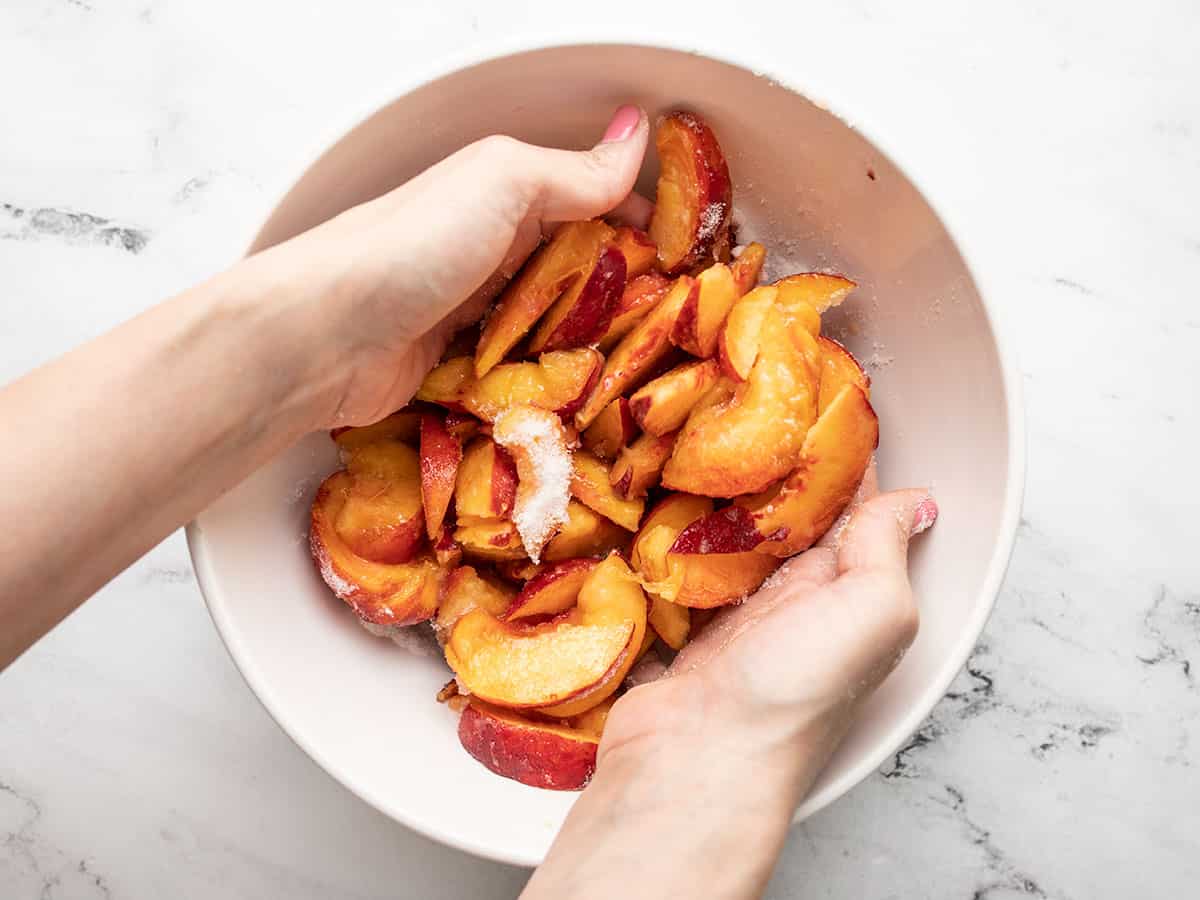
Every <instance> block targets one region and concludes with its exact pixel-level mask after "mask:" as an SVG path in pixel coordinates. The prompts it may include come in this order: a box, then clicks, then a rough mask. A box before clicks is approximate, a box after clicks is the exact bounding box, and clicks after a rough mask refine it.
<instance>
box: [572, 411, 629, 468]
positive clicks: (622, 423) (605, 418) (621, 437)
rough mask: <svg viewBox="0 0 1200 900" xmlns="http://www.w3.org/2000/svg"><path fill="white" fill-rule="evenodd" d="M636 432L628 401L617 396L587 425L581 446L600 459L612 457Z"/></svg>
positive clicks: (614, 456)
mask: <svg viewBox="0 0 1200 900" xmlns="http://www.w3.org/2000/svg"><path fill="white" fill-rule="evenodd" d="M636 434H637V424H636V423H635V422H634V420H633V415H632V414H631V413H630V412H629V401H628V400H626V399H625V398H624V397H618V398H617V399H616V400H614V401H613V402H612V403H610V404H608V406H606V407H604V410H603V411H602V412H601V413H600V415H598V416H596V420H595V421H594V422H592V424H591V425H589V426H588V427H587V431H585V432H584V433H583V446H584V447H586V448H587V449H588V450H590V451H592V453H594V454H596V456H598V457H600V458H601V459H614V458H616V455H617V454H618V453H620V452H621V448H622V447H624V446H625V445H626V444H628V443H629V442H630V441H632V440H633V438H634V435H636Z"/></svg>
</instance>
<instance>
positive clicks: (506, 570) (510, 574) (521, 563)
mask: <svg viewBox="0 0 1200 900" xmlns="http://www.w3.org/2000/svg"><path fill="white" fill-rule="evenodd" d="M551 565H553V564H552V563H545V562H540V563H535V562H533V561H532V560H528V559H510V560H504V561H503V562H498V563H496V572H497V574H499V575H500V577H501V578H504V579H507V580H508V581H528V580H529V579H531V578H536V577H537V576H538V575H539V574H540V573H541V572H543V571H545V570H546V569H547V568H549V567H550V566H551Z"/></svg>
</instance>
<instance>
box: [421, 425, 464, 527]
mask: <svg viewBox="0 0 1200 900" xmlns="http://www.w3.org/2000/svg"><path fill="white" fill-rule="evenodd" d="M461 462H462V444H460V443H459V441H458V438H456V437H455V436H454V435H452V434H451V433H450V430H449V429H448V428H447V427H446V422H445V420H444V419H442V418H441V417H440V416H434V415H424V416H421V501H422V505H423V506H424V507H425V531H426V533H427V534H428V535H429V539H430V540H431V541H432V540H434V539H436V538H437V537H438V535H440V534H441V532H442V521H443V520H444V519H445V518H446V510H447V509H448V508H449V507H450V499H451V498H452V497H453V496H454V481H455V479H456V477H457V476H458V466H459V463H461Z"/></svg>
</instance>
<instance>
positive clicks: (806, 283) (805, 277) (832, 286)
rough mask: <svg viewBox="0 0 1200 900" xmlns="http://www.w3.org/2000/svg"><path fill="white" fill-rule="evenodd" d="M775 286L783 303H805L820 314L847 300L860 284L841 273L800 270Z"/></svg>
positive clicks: (782, 279)
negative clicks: (830, 273) (827, 273)
mask: <svg viewBox="0 0 1200 900" xmlns="http://www.w3.org/2000/svg"><path fill="white" fill-rule="evenodd" d="M775 287H776V288H778V290H779V299H780V302H782V303H783V304H785V305H787V306H792V305H795V304H798V303H803V304H806V305H808V306H811V307H812V308H813V309H814V310H815V311H816V313H817V315H820V314H822V313H823V312H825V311H826V310H827V309H830V308H832V307H834V306H837V305H838V304H839V303H841V302H842V301H843V300H845V299H846V297H848V296H849V295H850V292H851V291H852V290H854V289H855V288H856V287H858V285H857V284H855V283H854V282H853V281H851V280H850V279H849V278H845V277H843V276H841V275H825V274H822V273H821V272H800V273H798V274H796V275H788V276H787V277H786V278H781V279H779V280H778V281H777V282H775Z"/></svg>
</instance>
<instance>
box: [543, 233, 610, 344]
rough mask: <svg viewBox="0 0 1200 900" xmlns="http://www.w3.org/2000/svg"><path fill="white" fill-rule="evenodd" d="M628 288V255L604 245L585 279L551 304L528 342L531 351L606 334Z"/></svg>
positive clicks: (587, 342) (579, 341)
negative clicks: (626, 268) (626, 281)
mask: <svg viewBox="0 0 1200 900" xmlns="http://www.w3.org/2000/svg"><path fill="white" fill-rule="evenodd" d="M624 289H625V257H624V256H623V255H622V254H621V251H620V250H618V249H617V248H616V247H604V248H602V249H601V250H600V255H599V257H598V258H597V259H596V264H595V266H594V267H593V268H592V271H591V272H590V274H588V276H587V277H586V278H584V277H580V278H579V279H577V280H576V282H575V284H574V285H572V286H571V287H570V288H568V289H567V292H566V293H565V294H563V295H562V296H561V297H559V298H558V300H557V301H556V302H555V304H554V305H553V306H552V307H550V310H549V312H547V313H546V314H545V315H544V316H543V317H542V321H541V323H540V324H539V325H538V329H537V331H535V332H534V333H533V337H532V338H531V339H530V341H529V352H530V353H543V352H545V351H547V350H570V349H572V348H574V347H583V346H586V345H587V344H593V343H595V342H596V341H598V340H600V338H602V337H603V336H604V333H605V332H606V331H607V330H608V325H609V323H610V322H612V319H613V316H614V315H616V312H617V306H618V305H619V304H620V302H621V294H622V293H623V291H624Z"/></svg>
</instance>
